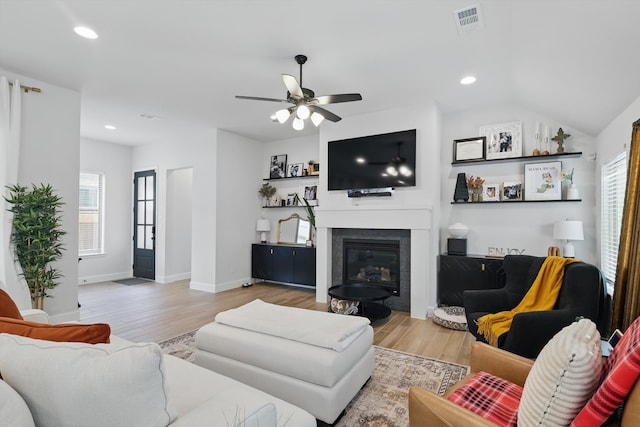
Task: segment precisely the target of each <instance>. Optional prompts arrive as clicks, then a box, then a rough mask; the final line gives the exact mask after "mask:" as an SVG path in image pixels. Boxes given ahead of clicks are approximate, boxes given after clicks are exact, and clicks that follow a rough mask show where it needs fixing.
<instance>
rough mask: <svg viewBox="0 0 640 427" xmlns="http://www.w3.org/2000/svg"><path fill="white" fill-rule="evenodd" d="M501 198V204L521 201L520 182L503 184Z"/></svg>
mask: <svg viewBox="0 0 640 427" xmlns="http://www.w3.org/2000/svg"><path fill="white" fill-rule="evenodd" d="M501 198H502V201H503V202H515V201H519V200H522V181H505V182H503V183H502V196H501Z"/></svg>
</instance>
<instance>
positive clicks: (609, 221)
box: [600, 153, 627, 294]
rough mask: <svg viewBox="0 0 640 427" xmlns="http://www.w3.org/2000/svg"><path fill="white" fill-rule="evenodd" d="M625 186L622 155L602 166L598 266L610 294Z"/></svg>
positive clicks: (625, 168)
mask: <svg viewBox="0 0 640 427" xmlns="http://www.w3.org/2000/svg"><path fill="white" fill-rule="evenodd" d="M626 186H627V155H626V153H622V154H619V155H618V156H616V157H614V158H613V159H611V160H609V161H607V162H605V163H604V164H603V165H602V198H601V200H602V203H601V205H602V212H601V230H600V238H601V242H602V243H601V253H600V266H601V269H602V272H603V273H604V275H605V279H606V281H607V288H608V290H609V293H610V294H613V292H614V289H613V284H614V283H615V280H616V266H617V264H618V247H619V245H620V228H621V227H622V211H623V208H624V196H625V189H626Z"/></svg>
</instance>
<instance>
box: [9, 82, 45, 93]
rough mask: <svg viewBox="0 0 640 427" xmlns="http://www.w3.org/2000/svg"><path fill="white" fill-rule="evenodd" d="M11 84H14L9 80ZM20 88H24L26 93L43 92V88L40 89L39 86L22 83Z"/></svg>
mask: <svg viewBox="0 0 640 427" xmlns="http://www.w3.org/2000/svg"><path fill="white" fill-rule="evenodd" d="M9 86H13V83H12V82H9ZM20 89H22V90H24V92H25V93H28V92H37V93H42V89H40V88H39V87H32V86H23V85H20Z"/></svg>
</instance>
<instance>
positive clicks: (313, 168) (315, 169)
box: [309, 163, 320, 175]
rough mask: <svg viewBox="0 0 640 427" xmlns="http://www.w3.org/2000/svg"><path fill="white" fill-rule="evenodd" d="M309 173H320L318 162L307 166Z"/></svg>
mask: <svg viewBox="0 0 640 427" xmlns="http://www.w3.org/2000/svg"><path fill="white" fill-rule="evenodd" d="M309 175H320V163H314V164H313V165H310V166H309Z"/></svg>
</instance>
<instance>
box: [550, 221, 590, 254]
mask: <svg viewBox="0 0 640 427" xmlns="http://www.w3.org/2000/svg"><path fill="white" fill-rule="evenodd" d="M553 238H554V239H556V240H566V241H567V243H566V244H565V245H564V248H562V255H563V256H564V257H565V258H574V257H575V255H576V252H575V248H574V247H573V244H572V243H571V240H584V234H583V232H582V221H568V220H567V221H558V222H556V223H555V224H553Z"/></svg>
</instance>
